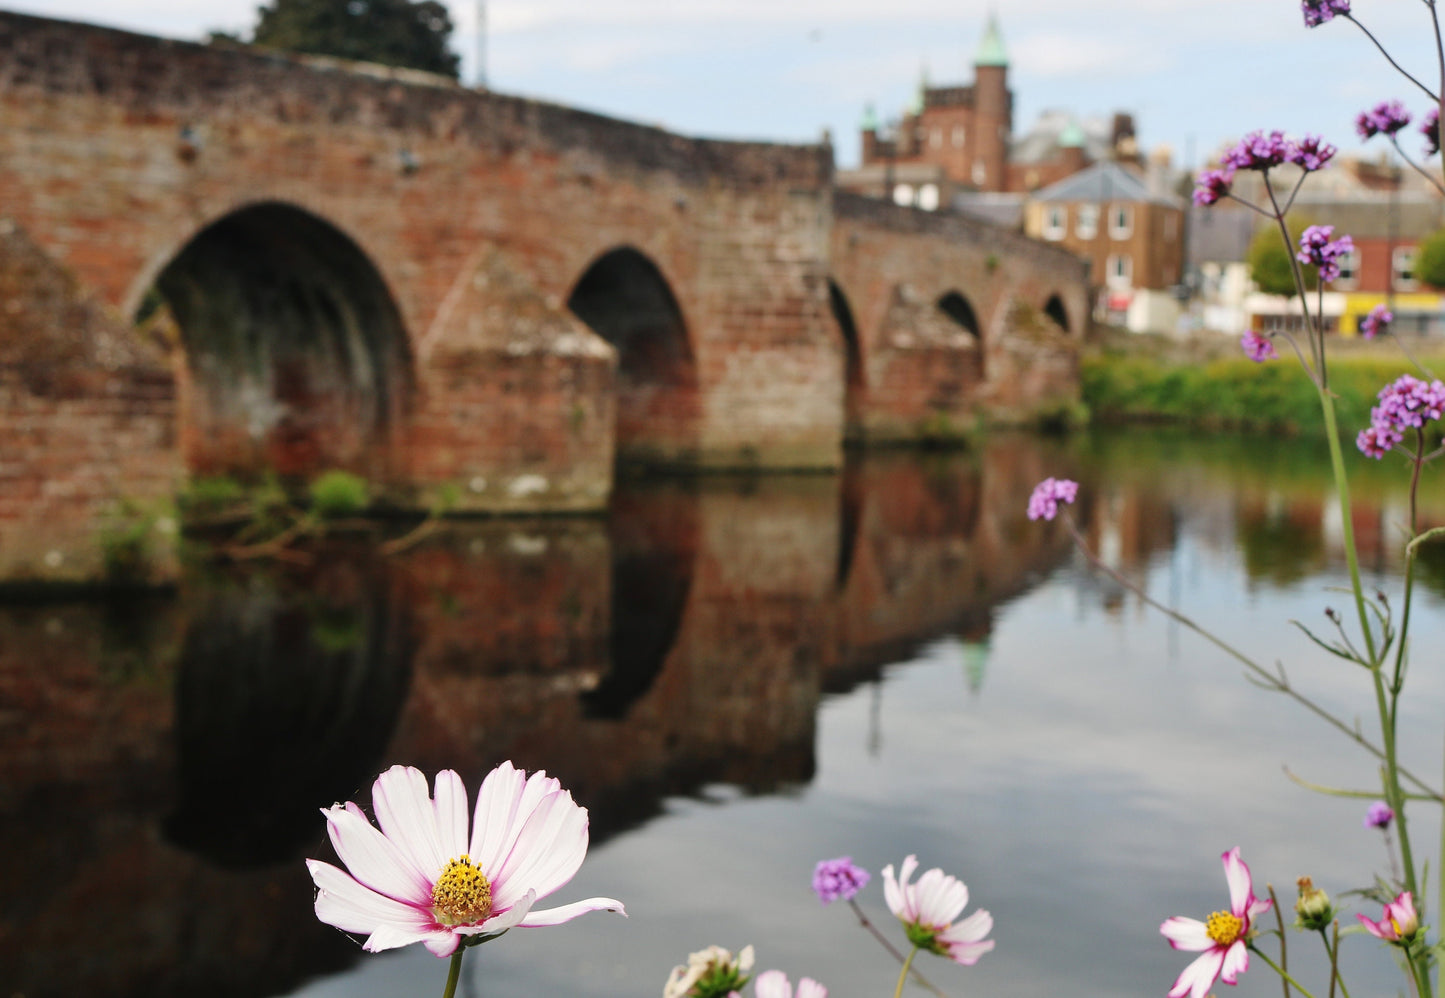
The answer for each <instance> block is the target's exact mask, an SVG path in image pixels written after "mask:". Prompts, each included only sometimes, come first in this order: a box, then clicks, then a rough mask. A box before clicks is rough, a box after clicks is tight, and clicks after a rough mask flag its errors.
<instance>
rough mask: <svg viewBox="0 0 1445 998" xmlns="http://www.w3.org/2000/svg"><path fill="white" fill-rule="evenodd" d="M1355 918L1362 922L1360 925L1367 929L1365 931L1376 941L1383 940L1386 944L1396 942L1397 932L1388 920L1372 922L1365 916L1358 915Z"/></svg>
mask: <svg viewBox="0 0 1445 998" xmlns="http://www.w3.org/2000/svg"><path fill="white" fill-rule="evenodd" d="M1355 917H1356V918H1358V919H1359V920H1360V924H1361V925H1363V926H1364V927H1365V931H1366V932H1368V933H1369V934H1370V935H1372V936H1374V937H1375V938H1376V939H1383V940H1385V942H1394V940H1395V938H1396V936H1395V930H1394V929H1393V928H1392V927H1391V926H1390V920H1389V919H1388V918H1383V919H1381V920H1380V921H1378V922H1372V921H1370V920H1369V919H1368V918H1366V917H1365V916H1364V915H1356V916H1355Z"/></svg>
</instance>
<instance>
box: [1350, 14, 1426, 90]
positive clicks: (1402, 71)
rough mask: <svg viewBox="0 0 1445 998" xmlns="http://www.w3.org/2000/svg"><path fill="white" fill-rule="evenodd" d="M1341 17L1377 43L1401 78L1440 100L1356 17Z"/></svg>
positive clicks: (1376, 45) (1381, 52) (1376, 46)
mask: <svg viewBox="0 0 1445 998" xmlns="http://www.w3.org/2000/svg"><path fill="white" fill-rule="evenodd" d="M1340 16H1342V17H1345V18H1348V19H1349V20H1351V21H1354V23H1355V27H1357V28H1359V29H1360V30H1361V31H1363V32H1364V33H1365V37H1366V38H1368V39H1369V40H1370V41H1372V42H1374V43H1375V48H1377V49H1379V50H1380V54H1381V55H1382V56H1384V57H1385V61H1386V62H1388V63H1389V64H1390V65H1391V66H1394V67H1395V69H1396V70H1397V71H1398V72H1399V74H1400V75H1401V76H1403V77H1404V78H1405V79H1407V80H1409V81H1410V82H1411V83H1413V84H1415V86H1417V87H1419V88H1420V90H1421V91H1422V92H1423V93H1424V94H1425V96H1426V97H1429V98H1430V99H1431V100H1437V99H1438V96H1437V95H1436V93H1435V92H1434V91H1433V90H1431V89H1430V88H1429V87H1427V86H1425V84H1423V83H1421V82H1420V81H1419V80H1417V79H1415V77H1413V76H1411V75H1410V73H1409V72H1408V71H1407V70H1406V69H1405V67H1404V66H1401V65H1400V64H1399V63H1398V62H1396V61H1395V60H1394V59H1393V58H1392V57H1391V56H1390V53H1389V52H1387V51H1385V46H1383V45H1381V44H1380V40H1379V39H1378V38H1376V37H1375V36H1374V35H1372V34H1371V33H1370V29H1369V28H1367V27H1365V26H1364V25H1363V24H1361V23H1360V22H1359V21H1355V18H1354V16H1353V15H1352V14H1342V15H1340Z"/></svg>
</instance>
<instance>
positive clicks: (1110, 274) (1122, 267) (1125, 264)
mask: <svg viewBox="0 0 1445 998" xmlns="http://www.w3.org/2000/svg"><path fill="white" fill-rule="evenodd" d="M1133 282H1134V261H1133V260H1132V259H1130V257H1129V254H1127V253H1116V254H1114V255H1112V256H1110V257H1109V259H1108V261H1107V262H1106V263H1105V264H1104V283H1105V284H1106V285H1108V286H1109V287H1110V288H1127V287H1130V286H1132V284H1133Z"/></svg>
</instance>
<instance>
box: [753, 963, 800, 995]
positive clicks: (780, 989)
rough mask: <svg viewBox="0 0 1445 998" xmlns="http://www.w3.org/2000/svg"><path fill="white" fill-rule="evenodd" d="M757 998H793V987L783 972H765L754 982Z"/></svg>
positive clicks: (754, 991)
mask: <svg viewBox="0 0 1445 998" xmlns="http://www.w3.org/2000/svg"><path fill="white" fill-rule="evenodd" d="M753 993H754V994H756V995H757V998H793V986H792V985H791V984H789V983H788V975H787V974H785V973H783V972H782V971H781V970H765V971H763V972H762V973H761V974H759V975H758V976H757V979H756V980H755V981H753Z"/></svg>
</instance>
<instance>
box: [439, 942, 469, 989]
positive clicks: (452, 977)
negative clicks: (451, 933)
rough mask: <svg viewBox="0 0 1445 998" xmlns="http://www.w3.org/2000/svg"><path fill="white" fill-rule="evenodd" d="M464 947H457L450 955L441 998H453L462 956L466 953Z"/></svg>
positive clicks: (459, 975)
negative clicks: (445, 985)
mask: <svg viewBox="0 0 1445 998" xmlns="http://www.w3.org/2000/svg"><path fill="white" fill-rule="evenodd" d="M466 949H467V948H466V947H465V946H458V947H457V948H456V952H454V953H453V954H452V965H451V968H450V969H449V970H448V971H447V987H446V990H445V991H443V992H442V998H453V996H454V995H455V994H456V993H457V981H458V980H460V979H461V976H462V954H463V953H465V952H466Z"/></svg>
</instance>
